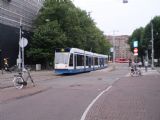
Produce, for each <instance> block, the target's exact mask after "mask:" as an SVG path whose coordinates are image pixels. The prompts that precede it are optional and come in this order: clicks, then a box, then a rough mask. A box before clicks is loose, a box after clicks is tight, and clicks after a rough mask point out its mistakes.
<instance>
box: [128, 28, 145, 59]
mask: <svg viewBox="0 0 160 120" xmlns="http://www.w3.org/2000/svg"><path fill="white" fill-rule="evenodd" d="M143 36H144V28H143V27H140V28H138V29H136V30H134V31H133V33H132V35H131V37H130V38H129V44H130V48H131V51H133V49H134V46H133V42H134V41H138V56H139V57H140V58H141V61H143V56H144V55H145V49H146V46H145V42H144V39H143Z"/></svg>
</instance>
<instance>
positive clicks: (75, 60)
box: [74, 54, 77, 69]
mask: <svg viewBox="0 0 160 120" xmlns="http://www.w3.org/2000/svg"><path fill="white" fill-rule="evenodd" d="M76 66H77V54H74V69H76Z"/></svg>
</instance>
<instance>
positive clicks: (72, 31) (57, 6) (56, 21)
mask: <svg viewBox="0 0 160 120" xmlns="http://www.w3.org/2000/svg"><path fill="white" fill-rule="evenodd" d="M63 47H75V48H80V49H84V50H88V51H91V50H92V51H93V52H98V53H103V54H107V53H108V51H109V47H110V44H109V42H106V38H105V37H104V34H103V32H102V31H101V30H99V28H97V27H96V24H95V23H94V21H93V20H92V18H91V17H90V15H89V14H88V13H87V12H86V11H84V10H81V9H79V8H76V7H75V6H74V4H73V3H72V2H71V1H70V0H63V1H61V0H59V1H57V0H46V1H45V3H44V6H43V8H42V9H41V10H40V12H39V15H38V18H37V19H36V20H35V30H34V35H33V38H32V41H31V45H30V49H29V50H28V51H27V55H28V57H30V58H32V59H33V60H34V61H35V62H40V63H45V64H46V63H47V62H48V61H53V59H54V57H53V56H54V54H53V53H54V49H55V48H63Z"/></svg>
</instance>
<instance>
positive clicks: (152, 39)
mask: <svg viewBox="0 0 160 120" xmlns="http://www.w3.org/2000/svg"><path fill="white" fill-rule="evenodd" d="M151 43H152V55H151V56H152V64H151V67H152V69H154V37H153V23H152V22H151Z"/></svg>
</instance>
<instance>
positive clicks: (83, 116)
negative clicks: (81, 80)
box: [80, 86, 112, 120]
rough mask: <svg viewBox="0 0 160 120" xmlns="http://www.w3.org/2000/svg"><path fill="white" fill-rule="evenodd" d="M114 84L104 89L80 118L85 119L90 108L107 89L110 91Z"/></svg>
mask: <svg viewBox="0 0 160 120" xmlns="http://www.w3.org/2000/svg"><path fill="white" fill-rule="evenodd" d="M111 88H112V86H109V87H108V88H107V89H105V90H104V91H102V92H101V93H100V94H99V95H98V96H97V97H96V98H95V99H94V100H93V101H92V102H91V103H90V104H89V106H88V107H87V109H86V110H85V111H84V113H83V115H82V117H81V119H80V120H85V118H86V116H87V113H88V112H89V110H90V108H91V107H92V106H93V104H94V103H95V102H96V101H97V100H98V99H99V98H100V97H101V96H102V95H103V94H104V93H105V92H107V91H109V89H111Z"/></svg>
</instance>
